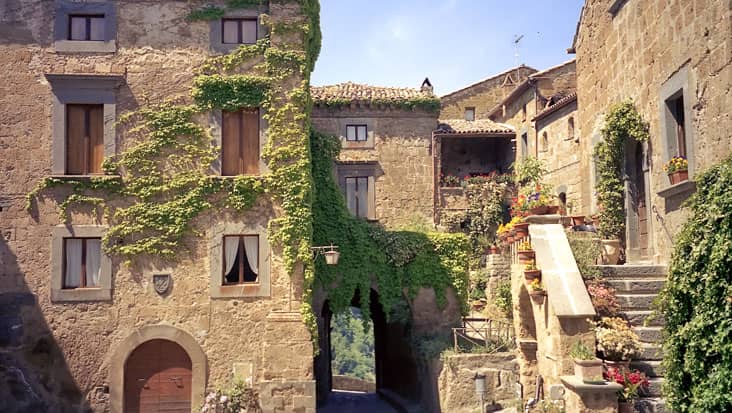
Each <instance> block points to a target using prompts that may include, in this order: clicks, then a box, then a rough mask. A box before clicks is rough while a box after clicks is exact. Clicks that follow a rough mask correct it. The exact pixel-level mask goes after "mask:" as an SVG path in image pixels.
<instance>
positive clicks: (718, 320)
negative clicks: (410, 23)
mask: <svg viewBox="0 0 732 413" xmlns="http://www.w3.org/2000/svg"><path fill="white" fill-rule="evenodd" d="M696 187H697V192H696V193H695V194H694V195H693V196H692V197H691V198H690V199H689V201H688V206H689V207H690V209H691V216H690V218H689V220H688V221H687V222H686V224H685V225H684V227H683V229H682V230H681V233H680V234H679V236H678V237H677V238H676V242H675V247H674V252H673V255H672V257H671V265H670V268H669V276H668V281H667V283H666V287H665V289H664V290H663V292H662V294H661V296H660V311H661V312H662V314H663V316H664V317H665V320H666V327H665V334H666V339H665V342H664V361H663V362H664V365H665V367H666V383H665V388H664V394H665V396H666V397H667V399H668V401H669V403H670V404H671V407H672V409H673V410H674V411H675V412H679V413H686V412H689V413H702V412H729V411H732V374H731V373H732V197H730V192H731V190H732V158H728V159H726V160H725V161H723V162H722V163H721V164H719V165H717V166H715V167H713V168H711V169H710V170H708V171H707V172H705V173H703V174H701V176H698V177H697V179H696Z"/></svg>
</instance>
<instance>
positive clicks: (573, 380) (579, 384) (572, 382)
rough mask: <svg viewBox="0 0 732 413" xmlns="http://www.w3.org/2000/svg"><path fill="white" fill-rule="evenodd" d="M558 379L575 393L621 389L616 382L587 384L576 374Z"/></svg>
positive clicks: (605, 391)
mask: <svg viewBox="0 0 732 413" xmlns="http://www.w3.org/2000/svg"><path fill="white" fill-rule="evenodd" d="M559 380H561V381H562V384H564V385H565V386H566V387H567V388H569V389H571V390H573V391H575V392H577V393H616V392H618V391H622V390H623V386H621V385H619V384H617V383H606V384H587V383H585V382H583V381H582V379H581V378H579V377H577V376H560V377H559Z"/></svg>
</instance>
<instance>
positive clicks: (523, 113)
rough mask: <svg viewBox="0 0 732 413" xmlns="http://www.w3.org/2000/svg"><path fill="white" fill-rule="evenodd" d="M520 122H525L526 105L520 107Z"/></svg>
mask: <svg viewBox="0 0 732 413" xmlns="http://www.w3.org/2000/svg"><path fill="white" fill-rule="evenodd" d="M521 120H522V121H526V104H525V103H524V106H522V107H521Z"/></svg>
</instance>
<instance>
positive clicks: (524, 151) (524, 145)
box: [521, 132, 529, 159]
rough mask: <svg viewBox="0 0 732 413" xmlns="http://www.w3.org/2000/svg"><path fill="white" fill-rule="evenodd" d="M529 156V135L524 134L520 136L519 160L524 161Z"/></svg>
mask: <svg viewBox="0 0 732 413" xmlns="http://www.w3.org/2000/svg"><path fill="white" fill-rule="evenodd" d="M528 156H529V135H528V134H527V133H526V132H524V133H522V134H521V158H522V159H526V157H528Z"/></svg>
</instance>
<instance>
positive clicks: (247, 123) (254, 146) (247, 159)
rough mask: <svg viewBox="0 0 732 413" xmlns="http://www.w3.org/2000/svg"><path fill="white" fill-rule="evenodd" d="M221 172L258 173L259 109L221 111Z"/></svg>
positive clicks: (228, 174)
mask: <svg viewBox="0 0 732 413" xmlns="http://www.w3.org/2000/svg"><path fill="white" fill-rule="evenodd" d="M221 151H222V152H221V174H222V175H224V176H231V175H256V174H258V173H259V110H258V109H242V110H240V111H237V112H226V111H224V112H223V113H222V132H221Z"/></svg>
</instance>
